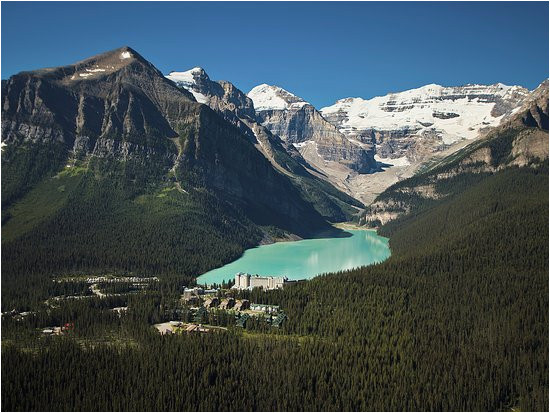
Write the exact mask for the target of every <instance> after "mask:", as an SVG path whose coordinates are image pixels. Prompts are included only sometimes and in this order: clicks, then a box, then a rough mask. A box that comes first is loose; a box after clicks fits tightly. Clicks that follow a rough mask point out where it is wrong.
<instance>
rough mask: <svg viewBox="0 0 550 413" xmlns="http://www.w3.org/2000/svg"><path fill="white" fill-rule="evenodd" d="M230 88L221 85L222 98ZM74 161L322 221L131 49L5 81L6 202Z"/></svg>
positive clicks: (263, 221) (297, 222) (291, 221)
mask: <svg viewBox="0 0 550 413" xmlns="http://www.w3.org/2000/svg"><path fill="white" fill-rule="evenodd" d="M199 77H200V74H199ZM230 91H231V86H230V85H225V88H224V86H223V85H220V91H219V93H223V96H225V95H226V94H230V95H231V93H230ZM232 96H233V95H232ZM242 98H243V102H244V106H243V108H242V110H243V111H246V104H247V102H248V103H250V102H249V100H247V99H246V97H245V96H244V95H243V96H242ZM217 102H218V105H219V106H220V108H222V107H225V106H224V105H231V104H234V105H235V106H238V107H239V108H240V107H241V106H242V105H241V103H239V102H232V101H231V99H227V101H226V100H224V99H222V98H219V100H218V101H217ZM250 108H251V104H250ZM72 165H79V166H81V167H84V168H86V169H87V170H88V171H90V172H93V173H94V174H95V176H96V177H97V179H110V180H117V181H119V185H122V186H134V187H135V192H136V193H140V191H141V192H142V191H145V190H147V188H151V187H159V185H163V184H164V183H166V182H173V184H174V185H176V187H177V188H178V189H179V190H180V191H183V192H185V191H191V190H193V191H204V190H206V191H209V192H210V193H212V194H214V196H216V197H217V198H218V199H219V200H220V202H228V203H230V204H231V205H236V206H238V207H239V208H240V209H241V210H242V211H244V212H245V213H246V214H247V216H248V217H249V218H250V219H252V220H253V221H254V222H256V223H258V224H260V225H275V226H279V228H283V229H285V230H288V231H290V232H294V233H297V234H300V235H304V234H307V233H311V232H314V231H316V230H324V229H326V228H327V227H328V226H327V224H326V222H325V221H324V219H323V218H322V217H321V216H320V215H319V214H318V213H317V212H316V211H315V209H314V208H313V207H312V205H311V204H310V203H309V202H308V201H306V200H304V198H303V197H302V196H301V194H300V191H299V190H298V189H297V188H296V187H295V185H294V183H293V182H292V181H291V180H290V179H289V178H288V177H287V176H285V175H284V174H281V173H280V172H279V171H277V170H276V169H275V168H273V166H272V165H271V164H270V163H269V162H268V161H267V160H266V159H265V157H264V156H262V154H260V153H258V151H257V150H256V148H255V147H254V145H253V143H252V142H250V139H249V138H248V137H247V136H245V135H243V133H242V132H241V130H239V128H236V127H235V126H234V125H232V124H231V123H229V122H227V121H226V120H225V119H224V118H223V117H221V116H219V115H218V114H217V113H216V112H215V111H213V110H211V109H210V108H208V107H207V106H205V105H202V104H199V103H197V102H196V101H195V98H194V95H193V94H192V93H190V92H188V91H186V90H185V89H182V88H179V87H177V86H176V85H175V84H174V83H173V82H172V81H170V80H168V79H166V78H165V77H164V76H163V75H162V73H160V72H159V71H158V70H157V69H156V68H155V67H154V66H153V65H152V64H151V63H149V62H148V61H146V60H145V59H144V58H143V57H141V56H140V55H139V54H138V53H137V52H136V51H134V50H132V49H130V48H128V47H124V48H121V49H116V50H113V51H111V52H107V53H104V54H101V55H98V56H94V57H92V58H89V59H86V60H83V61H81V62H78V63H76V64H73V65H69V66H64V67H57V68H51V69H42V70H38V71H33V72H23V73H19V74H17V75H15V76H12V77H11V78H10V79H9V80H8V81H7V82H6V83H3V85H2V199H3V202H4V205H8V204H10V203H11V202H13V201H15V200H17V198H18V197H21V196H23V195H24V194H25V193H26V192H27V191H28V190H29V189H30V188H31V187H32V186H33V185H34V184H35V183H36V182H39V181H40V180H42V179H45V178H47V177H49V176H51V174H54V173H57V172H59V171H61V170H63V169H64V168H66V167H70V166H72Z"/></svg>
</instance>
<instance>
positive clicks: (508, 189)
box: [2, 161, 548, 411]
mask: <svg viewBox="0 0 550 413" xmlns="http://www.w3.org/2000/svg"><path fill="white" fill-rule="evenodd" d="M454 179H457V178H454ZM464 179H468V178H467V177H464ZM458 187H460V188H462V190H461V191H459V192H458V193H456V194H454V195H453V196H451V197H448V198H445V199H443V200H440V201H438V202H437V203H435V204H434V205H430V206H429V207H428V208H426V209H420V210H417V211H416V212H415V214H414V215H412V216H405V217H403V218H401V219H399V220H396V221H394V222H392V223H391V224H388V225H386V226H385V227H382V228H381V230H380V232H381V233H382V234H384V235H387V236H389V237H390V245H391V248H392V256H391V258H389V259H388V260H387V261H386V262H384V263H382V264H378V265H374V266H369V267H364V268H360V269H357V270H352V271H346V272H342V273H337V274H326V275H324V276H320V277H317V278H315V279H313V280H310V281H308V282H303V283H298V284H296V285H293V286H290V287H288V288H285V289H283V290H274V291H268V292H263V291H261V290H253V291H252V292H247V293H241V294H245V295H246V297H247V298H249V299H251V300H253V301H255V302H263V303H272V304H277V305H279V306H281V307H282V308H284V310H285V313H286V314H287V315H288V320H287V322H286V323H285V324H283V326H282V327H281V328H280V329H273V328H269V327H266V326H265V325H263V324H262V323H250V324H248V325H247V327H246V329H239V328H236V327H232V325H231V324H232V323H230V322H229V321H228V320H227V319H226V318H224V317H223V316H222V315H218V316H216V315H213V314H212V313H210V314H209V315H208V317H210V318H211V320H206V321H208V322H209V323H210V324H218V325H222V326H223V325H228V326H229V329H228V330H227V331H226V332H220V333H210V334H204V335H185V334H183V335H176V336H161V335H159V334H158V333H157V332H156V330H154V329H153V328H152V327H151V324H152V323H155V322H159V321H163V320H168V319H171V317H172V316H171V315H170V314H169V311H170V309H171V308H172V307H173V306H174V305H175V304H174V303H175V302H177V299H178V297H179V294H180V292H181V291H179V290H178V288H179V285H180V283H179V282H178V280H175V281H174V280H172V281H171V279H170V278H169V277H167V278H165V279H161V281H159V283H158V284H156V286H155V287H154V288H151V289H149V290H147V291H144V292H142V293H140V294H135V295H131V294H130V295H127V296H124V295H121V296H114V297H110V298H107V299H99V298H92V299H89V300H78V301H73V302H71V304H67V305H63V306H59V307H58V308H52V309H50V310H49V311H42V312H41V311H38V312H36V314H34V315H32V316H30V317H28V318H26V319H25V320H23V321H13V320H3V322H2V409H3V410H21V411H22V410H306V411H307V410H322V411H324V410H327V411H328V410H510V409H520V410H536V411H546V410H548V214H547V211H548V162H547V161H546V162H545V163H543V164H542V165H540V166H538V167H525V168H509V169H505V170H503V171H500V172H497V173H495V174H492V175H489V176H486V177H484V179H481V180H478V182H476V183H475V184H471V185H463V186H458ZM31 288H32V287H31ZM50 288H52V287H50ZM58 288H59V287H58ZM55 293H59V291H57V292H55ZM3 294H4V292H3ZM3 301H4V297H3ZM115 305H128V307H129V310H128V313H127V314H125V315H122V316H121V317H118V316H116V315H114V314H113V313H112V312H109V311H108V309H109V308H112V307H113V306H115ZM68 321H70V322H74V324H75V328H74V330H72V331H71V332H70V333H69V334H66V335H65V336H63V337H41V338H37V335H36V332H35V331H36V328H37V327H42V326H44V325H49V324H54V323H56V322H59V323H64V322H68Z"/></svg>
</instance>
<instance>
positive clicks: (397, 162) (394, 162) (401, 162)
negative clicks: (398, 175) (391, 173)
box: [374, 155, 411, 166]
mask: <svg viewBox="0 0 550 413" xmlns="http://www.w3.org/2000/svg"><path fill="white" fill-rule="evenodd" d="M374 160H375V161H376V162H382V163H385V164H388V165H391V166H409V165H410V164H411V163H410V162H409V160H408V159H407V157H406V156H402V157H400V158H395V159H392V158H381V157H380V156H378V155H374Z"/></svg>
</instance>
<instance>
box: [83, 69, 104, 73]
mask: <svg viewBox="0 0 550 413" xmlns="http://www.w3.org/2000/svg"><path fill="white" fill-rule="evenodd" d="M86 72H94V73H95V72H105V69H100V68H96V69H86Z"/></svg>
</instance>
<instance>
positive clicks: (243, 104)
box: [166, 68, 361, 221]
mask: <svg viewBox="0 0 550 413" xmlns="http://www.w3.org/2000/svg"><path fill="white" fill-rule="evenodd" d="M166 77H167V78H168V79H170V80H172V81H174V83H176V85H178V86H179V87H181V88H183V89H185V90H188V91H189V92H191V93H192V94H193V95H194V96H195V98H196V99H197V100H198V101H200V102H202V103H204V104H206V105H208V106H209V107H211V108H212V109H213V110H215V111H217V112H218V113H220V114H221V115H222V116H223V117H224V118H225V119H226V120H227V121H228V122H231V123H232V124H233V125H235V126H236V127H238V128H239V129H240V130H241V131H242V132H243V134H245V135H246V136H248V137H249V139H250V140H251V142H252V143H253V144H254V145H255V147H256V148H257V149H258V151H259V152H260V153H262V154H263V155H264V156H265V157H266V159H268V160H269V161H270V162H271V164H272V165H273V166H274V167H275V168H276V169H277V170H279V171H280V172H282V173H284V174H286V175H287V176H289V177H290V178H291V179H293V180H294V181H295V182H296V183H297V185H298V186H299V187H301V188H302V194H303V196H304V197H305V198H311V197H312V196H313V198H314V199H315V201H314V202H313V203H314V205H315V207H316V208H317V210H318V211H319V212H320V213H321V214H322V215H323V216H325V217H326V218H327V219H329V220H331V221H334V220H342V219H344V218H345V217H347V219H350V218H351V215H350V214H353V213H354V209H355V208H356V207H358V206H360V205H361V204H360V203H359V202H357V201H356V200H354V199H353V198H351V197H349V195H345V194H343V193H341V192H340V191H339V190H337V189H336V188H334V187H333V186H332V185H331V184H330V183H329V180H328V179H326V176H322V175H320V174H319V173H318V171H317V170H316V169H315V167H312V166H311V165H310V164H309V163H308V162H307V160H305V159H304V158H303V157H302V155H301V154H300V153H299V152H298V150H297V149H296V147H295V146H293V145H292V144H291V143H289V142H288V141H285V140H283V139H281V138H280V137H279V136H278V135H277V134H275V133H273V131H272V130H270V129H269V128H268V127H266V126H265V125H262V124H261V123H260V119H258V116H257V112H256V110H255V106H254V103H253V101H252V100H251V99H250V98H249V97H248V96H247V95H245V94H244V93H243V92H242V91H240V90H239V89H238V88H236V87H235V86H234V85H233V84H232V83H230V82H227V81H213V80H211V79H210V78H209V76H208V75H207V74H206V72H205V71H204V69H201V68H193V69H191V70H188V71H186V72H171V73H170V74H168V75H167V76H166ZM288 99H289V100H290V101H291V102H292V103H291V104H290V105H294V104H299V102H298V100H299V98H296V97H294V98H292V97H291V96H290V94H289V96H288ZM277 104H280V102H279V103H277ZM327 150H328V151H330V150H332V151H334V150H335V149H334V145H328V147H327ZM312 194H314V195H312Z"/></svg>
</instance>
